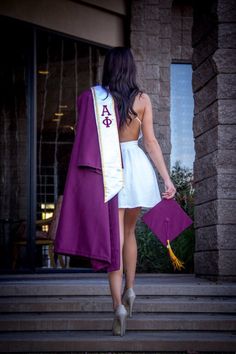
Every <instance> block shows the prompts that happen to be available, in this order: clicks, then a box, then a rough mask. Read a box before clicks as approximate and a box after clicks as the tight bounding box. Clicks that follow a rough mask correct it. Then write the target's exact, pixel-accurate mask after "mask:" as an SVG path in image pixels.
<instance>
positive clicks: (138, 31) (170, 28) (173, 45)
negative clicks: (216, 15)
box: [130, 0, 192, 184]
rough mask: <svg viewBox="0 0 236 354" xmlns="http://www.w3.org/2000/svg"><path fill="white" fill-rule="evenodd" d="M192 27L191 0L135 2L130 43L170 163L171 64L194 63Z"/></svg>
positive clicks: (159, 139)
mask: <svg viewBox="0 0 236 354" xmlns="http://www.w3.org/2000/svg"><path fill="white" fill-rule="evenodd" d="M191 27H192V4H191V2H189V1H185V2H183V1H174V2H173V3H172V0H136V1H133V3H132V7H131V35H130V43H131V47H132V50H133V53H134V56H135V59H136V62H137V71H138V81H139V83H140V87H141V88H142V89H143V90H144V91H145V92H147V93H148V94H149V96H150V98H151V101H152V106H153V119H154V130H155V134H156V137H157V139H158V141H159V143H160V145H161V148H162V151H163V154H164V158H165V161H166V163H167V165H168V166H170V153H171V141H170V65H171V63H172V62H183V61H184V62H190V63H191V55H192V47H191ZM160 184H161V180H160Z"/></svg>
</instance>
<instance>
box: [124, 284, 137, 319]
mask: <svg viewBox="0 0 236 354" xmlns="http://www.w3.org/2000/svg"><path fill="white" fill-rule="evenodd" d="M135 298H136V295H135V292H134V290H133V289H132V288H129V289H127V290H126V292H125V293H124V295H123V297H122V303H123V304H124V305H125V306H126V307H127V308H128V311H129V317H132V311H133V304H134V300H135Z"/></svg>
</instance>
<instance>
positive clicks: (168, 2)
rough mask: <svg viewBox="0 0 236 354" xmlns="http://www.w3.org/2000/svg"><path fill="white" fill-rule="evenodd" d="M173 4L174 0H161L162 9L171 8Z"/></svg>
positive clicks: (160, 6)
mask: <svg viewBox="0 0 236 354" xmlns="http://www.w3.org/2000/svg"><path fill="white" fill-rule="evenodd" d="M171 6H172V0H159V8H160V9H170V8H171Z"/></svg>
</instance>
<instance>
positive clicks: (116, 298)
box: [108, 209, 125, 310]
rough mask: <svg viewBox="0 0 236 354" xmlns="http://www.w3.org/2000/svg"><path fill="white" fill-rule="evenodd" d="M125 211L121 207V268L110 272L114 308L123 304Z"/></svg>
mask: <svg viewBox="0 0 236 354" xmlns="http://www.w3.org/2000/svg"><path fill="white" fill-rule="evenodd" d="M124 212H125V209H119V228H120V258H121V259H120V269H119V270H116V271H114V272H110V273H108V279H109V284H110V290H111V296H112V300H113V308H114V310H115V309H116V308H117V306H119V305H120V304H121V292H122V277H123V256H122V251H123V244H124Z"/></svg>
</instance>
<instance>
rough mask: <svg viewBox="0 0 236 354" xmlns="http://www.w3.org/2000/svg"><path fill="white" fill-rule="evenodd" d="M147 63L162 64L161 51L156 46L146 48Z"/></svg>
mask: <svg viewBox="0 0 236 354" xmlns="http://www.w3.org/2000/svg"><path fill="white" fill-rule="evenodd" d="M145 54H146V64H147V65H160V62H159V56H160V54H159V51H158V49H156V48H155V47H154V48H151V49H150V48H148V49H146V53H145Z"/></svg>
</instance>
